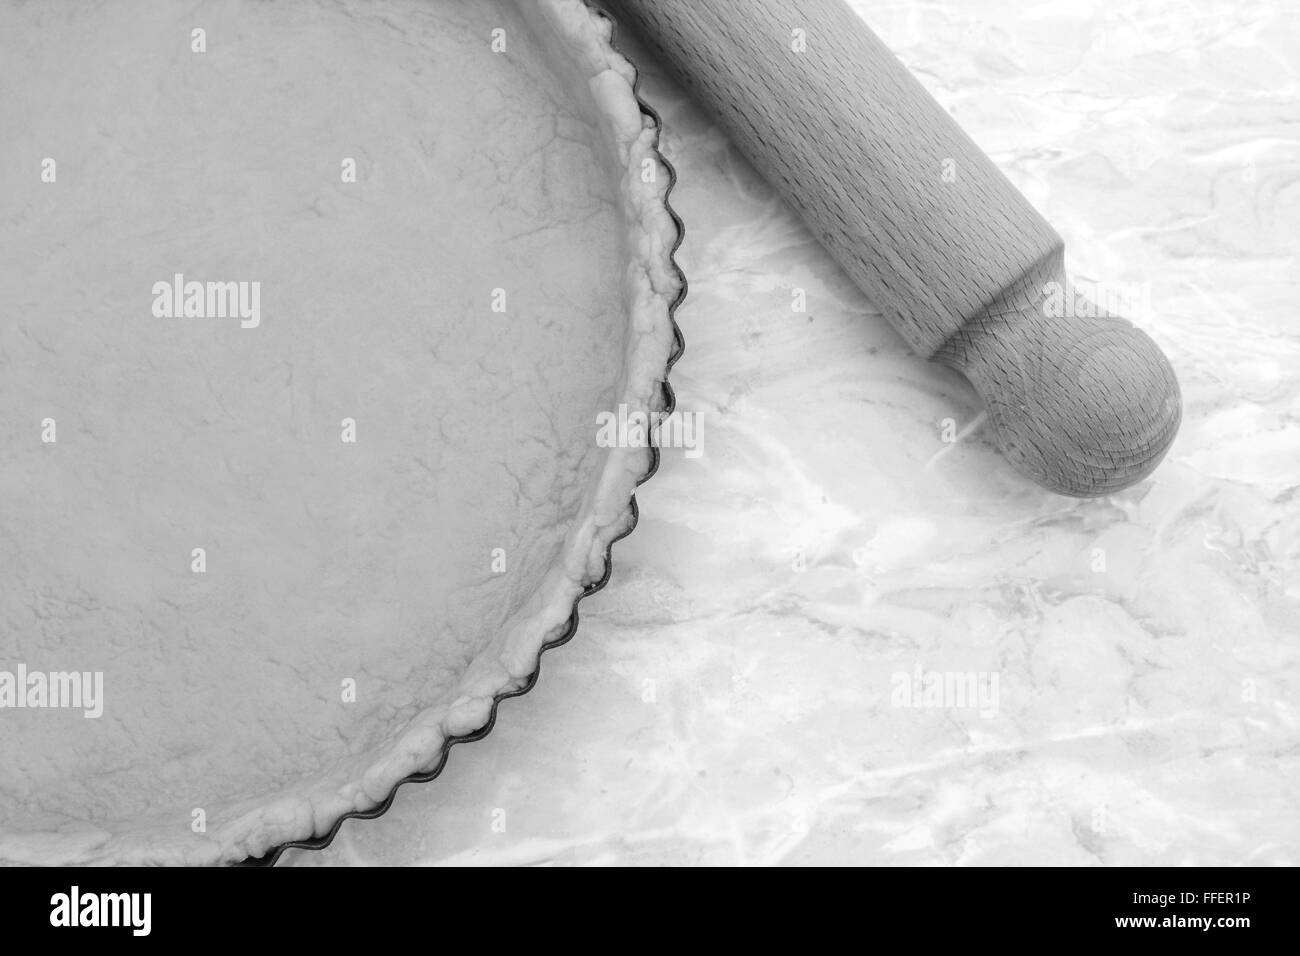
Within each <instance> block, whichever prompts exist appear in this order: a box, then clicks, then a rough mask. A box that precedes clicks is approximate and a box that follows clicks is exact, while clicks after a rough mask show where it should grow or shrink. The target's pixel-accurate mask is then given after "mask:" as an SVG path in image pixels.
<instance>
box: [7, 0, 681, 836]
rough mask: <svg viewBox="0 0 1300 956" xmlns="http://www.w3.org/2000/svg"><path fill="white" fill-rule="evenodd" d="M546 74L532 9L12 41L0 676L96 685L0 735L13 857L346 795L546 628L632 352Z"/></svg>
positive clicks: (303, 11)
mask: <svg viewBox="0 0 1300 956" xmlns="http://www.w3.org/2000/svg"><path fill="white" fill-rule="evenodd" d="M200 28H201V29H202V30H203V31H204V36H203V42H204V45H205V47H206V49H205V50H204V51H203V52H196V51H195V49H194V48H193V47H194V44H195V42H196V40H195V35H194V34H193V32H192V31H194V30H195V29H200ZM494 41H504V49H499V47H500V46H501V43H500V42H497V44H496V45H497V47H498V48H497V49H494ZM552 58H553V53H552V54H551V55H550V56H549V57H548V53H547V50H546V48H545V43H544V41H543V40H542V39H541V38H539V35H538V34H537V33H536V31H535V30H534V28H533V27H532V26H530V25H529V24H527V23H525V22H524V20H523V19H522V18H521V17H520V15H519V13H518V12H517V10H516V9H515V8H514V7H513V6H511V5H508V4H487V3H457V2H449V0H447V2H435V3H430V2H415V0H388V2H384V3H378V4H372V3H356V2H345V3H313V4H289V5H285V4H264V3H251V2H249V3H242V2H240V3H236V2H231V3H221V4H213V5H205V6H204V7H202V8H200V9H189V8H186V7H179V6H177V5H176V4H172V3H164V2H161V0H156V2H149V3H138V2H133V3H119V2H108V3H94V4H78V5H76V6H67V7H65V6H63V5H54V4H20V5H17V6H15V5H9V4H6V5H4V6H3V7H2V8H0V88H3V89H6V90H23V91H26V93H25V95H23V96H21V97H19V96H12V95H5V96H4V97H0V129H3V130H4V131H5V135H4V137H3V140H0V177H2V178H3V182H4V189H3V190H2V191H0V223H3V227H4V231H3V239H2V240H0V292H2V293H3V299H4V302H5V317H4V322H3V325H0V454H2V455H3V460H2V465H0V500H3V501H4V508H3V511H0V627H2V628H3V634H4V643H3V646H0V670H8V671H11V672H12V671H14V670H15V668H16V667H17V666H18V665H19V664H22V665H24V666H25V667H26V668H28V669H30V670H32V671H38V670H39V671H73V670H75V671H79V672H102V674H103V714H102V716H100V717H98V718H96V719H87V718H86V717H85V716H83V712H82V711H81V710H75V709H61V710H55V709H49V708H47V709H39V708H15V707H10V708H6V709H5V710H2V711H0V724H2V725H3V730H2V732H0V849H4V848H6V847H7V851H8V853H9V854H10V855H12V856H14V857H16V858H23V855H24V854H23V851H22V847H23V843H22V838H21V835H22V834H24V833H34V832H54V831H57V832H60V833H62V834H64V835H70V836H69V837H68V838H69V840H70V841H71V843H72V844H78V841H79V840H80V841H82V842H83V843H84V842H86V841H89V843H91V844H94V843H95V842H96V841H97V840H99V839H101V838H102V833H104V832H108V833H111V832H116V831H117V830H119V829H120V828H122V827H126V828H128V829H133V830H139V831H140V832H146V831H148V832H166V833H168V835H169V838H170V837H174V838H175V839H177V840H183V839H184V838H186V837H187V836H188V834H189V833H190V832H191V830H192V824H193V820H194V812H195V811H196V810H198V809H202V810H203V811H204V813H205V815H206V823H207V826H208V827H213V828H218V829H219V827H220V826H221V824H222V822H223V821H229V820H231V819H235V818H237V817H238V816H239V815H240V814H241V813H247V812H248V811H249V809H250V808H251V807H256V806H257V805H258V804H259V803H260V802H262V801H267V800H270V799H271V798H272V797H273V796H275V795H277V794H281V793H284V792H293V791H294V789H295V788H297V787H301V786H305V785H304V784H302V783H301V782H302V781H305V780H311V781H314V784H313V785H317V786H319V785H320V783H321V781H324V783H325V784H326V785H328V784H329V783H330V781H334V782H335V783H337V784H338V785H340V786H341V785H342V784H343V782H344V781H348V780H351V779H353V778H354V777H356V776H358V775H359V774H360V773H361V771H362V770H364V768H365V767H366V766H367V764H366V760H367V759H368V758H367V756H366V755H367V754H369V753H371V752H373V751H374V750H375V749H376V748H380V747H382V746H385V745H390V744H392V743H393V741H394V740H395V739H396V735H397V733H398V731H399V730H401V729H402V728H403V727H405V726H406V725H407V724H408V723H409V722H410V721H411V720H412V719H413V718H415V717H417V715H419V714H421V713H422V712H427V711H429V710H430V708H435V709H436V708H437V707H439V706H442V707H444V708H445V707H446V706H449V705H451V704H454V703H455V701H454V700H453V699H452V698H453V696H454V695H456V694H457V693H461V694H463V693H464V687H463V686H460V684H459V682H460V681H461V679H462V678H463V676H464V675H465V673H466V671H467V669H468V668H469V667H470V664H471V661H472V660H473V659H474V658H475V656H476V655H477V654H478V653H479V652H480V651H482V649H483V647H484V646H485V644H486V643H487V642H488V641H489V640H491V639H492V638H493V637H494V636H495V635H498V634H501V633H503V632H506V631H509V630H510V629H511V628H512V627H519V626H520V621H521V620H522V619H523V618H525V617H526V616H527V615H528V614H535V613H537V610H538V608H539V607H540V606H541V604H542V603H544V601H545V600H549V598H546V596H545V595H542V596H539V594H538V592H539V589H540V588H542V586H543V584H544V582H545V581H546V580H547V578H546V575H547V572H548V569H549V568H550V567H551V566H552V565H553V564H554V563H555V562H556V561H557V560H559V558H560V555H561V550H562V546H563V544H564V541H565V535H566V533H567V532H568V531H569V530H570V526H571V525H572V524H573V523H574V522H575V521H576V520H578V519H579V517H580V516H581V514H582V512H583V508H584V501H585V498H586V497H587V496H589V494H590V486H591V485H592V483H593V482H594V481H595V480H596V479H597V477H598V476H599V473H600V470H601V468H602V467H603V466H604V465H605V464H606V458H607V457H608V452H607V451H606V450H604V449H601V448H598V447H597V446H596V444H595V442H594V440H593V435H594V431H595V429H594V424H593V423H594V421H595V416H596V415H597V413H598V412H599V411H601V410H602V409H609V408H613V407H615V405H616V403H617V401H618V400H619V398H618V391H617V388H618V386H619V382H620V375H621V373H620V371H619V370H620V368H622V367H623V365H624V361H625V352H626V350H627V347H628V334H627V331H626V328H625V326H626V321H625V318H624V314H625V307H624V305H623V302H622V297H621V296H622V291H623V290H622V288H621V283H622V282H623V279H624V276H623V272H624V263H625V260H626V254H625V245H626V243H625V241H624V239H623V230H622V226H621V219H620V208H619V203H620V197H619V182H618V178H619V173H620V170H618V169H617V168H616V167H614V166H613V164H611V162H610V159H609V156H608V155H606V151H607V149H608V146H607V144H606V143H605V142H603V141H602V136H604V135H606V134H605V133H603V132H602V131H601V130H600V129H599V127H598V126H597V125H595V124H593V121H592V119H591V116H590V114H592V113H594V112H595V110H594V108H593V106H592V104H591V103H590V102H589V101H588V102H587V103H584V102H583V100H582V98H581V96H576V97H575V94H574V92H573V90H572V89H571V88H570V86H569V79H568V78H567V77H561V76H559V75H557V73H556V72H555V71H554V70H553V69H552V68H551V66H550V65H549V61H550V59H552ZM580 92H581V93H583V94H586V90H585V89H583V90H581V91H580ZM47 157H48V158H51V159H53V160H54V161H55V164H56V165H55V166H54V169H55V177H54V181H53V182H48V181H44V180H43V177H42V173H43V170H44V169H45V166H43V161H44V160H45V159H46V158H47ZM352 167H355V171H356V175H355V182H352V181H348V180H349V179H350V177H349V170H350V168H352ZM178 275H180V276H182V277H183V278H182V279H177V278H176V277H177V276H178ZM178 282H179V283H181V285H182V289H183V291H184V292H185V293H186V295H188V293H189V291H190V290H188V289H185V288H184V283H189V282H199V283H213V282H222V283H226V282H231V283H244V284H245V285H244V286H243V287H242V289H241V291H243V292H244V294H245V296H246V298H245V299H244V300H243V301H244V304H245V305H247V306H251V305H252V304H256V305H257V306H258V308H257V310H256V311H255V312H254V310H253V309H251V308H248V309H246V310H245V312H244V313H239V314H227V315H224V316H223V315H214V314H204V315H193V314H191V315H185V314H184V302H183V301H181V302H179V303H173V304H172V305H173V308H174V312H175V313H177V314H169V307H168V305H167V303H166V301H165V300H166V298H167V296H168V293H167V292H166V291H160V290H162V289H163V286H168V287H171V286H173V285H174V284H176V283H178ZM159 283H161V285H158V284H159ZM253 290H256V293H254V291H253ZM206 291H207V287H206V286H205V287H204V293H205V295H204V301H203V305H204V307H205V308H210V310H211V311H213V312H216V311H220V310H219V308H214V307H211V306H210V304H209V302H208V300H207V296H206ZM255 294H256V295H257V298H254V295H255ZM192 311H199V310H198V309H197V308H194V309H192ZM227 311H228V312H233V311H234V310H227ZM160 313H161V314H160ZM660 370H661V371H662V364H661V365H660ZM51 421H52V422H53V428H54V432H53V433H52V435H53V437H54V438H55V440H54V441H49V440H48V439H49V438H50V437H51V433H50V432H49V422H51ZM351 439H355V440H351ZM196 549H202V551H201V553H200V552H198V551H196ZM570 600H571V598H570ZM530 602H531V603H530ZM484 681H485V682H486V681H487V677H486V676H485V677H484ZM352 688H355V692H354V695H355V700H351V699H350V697H351V696H353V694H352ZM492 689H496V688H495V687H493V688H492ZM376 795H377V794H376ZM286 812H288V811H286ZM15 834H18V835H19V836H15ZM86 834H90V836H87V835H86ZM302 835H304V836H305V835H307V834H306V833H304V834H302ZM78 845H79V844H78ZM15 848H17V849H15ZM70 852H72V853H73V855H74V856H75V855H76V853H79V852H80V851H79V850H76V851H70Z"/></svg>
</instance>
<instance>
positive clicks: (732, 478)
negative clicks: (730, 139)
mask: <svg viewBox="0 0 1300 956" xmlns="http://www.w3.org/2000/svg"><path fill="white" fill-rule="evenodd" d="M855 6H857V7H858V8H859V9H860V11H861V12H862V14H863V15H864V16H865V17H866V18H867V20H868V22H870V23H871V24H872V26H873V27H874V28H875V29H876V30H877V32H879V33H880V34H881V35H882V37H883V38H884V39H885V40H886V42H887V43H889V44H890V45H891V47H892V48H893V49H894V50H895V51H896V52H897V53H898V54H899V55H900V56H901V57H902V59H903V60H904V61H905V62H906V63H907V65H908V66H909V67H910V68H912V69H913V70H914V71H915V72H916V74H917V75H918V76H919V77H920V78H921V80H922V82H924V83H925V85H926V86H927V87H928V88H929V89H930V90H931V91H932V92H933V93H934V95H935V96H936V97H937V98H938V99H939V100H940V102H941V103H943V104H944V105H945V106H946V107H947V108H948V109H949V110H950V111H951V112H952V113H953V115H954V116H955V117H956V118H957V120H958V121H959V122H960V123H961V124H962V125H963V126H964V127H965V129H966V130H967V131H968V132H969V133H971V135H972V136H973V137H974V138H975V140H976V141H977V142H978V143H979V144H980V145H981V146H982V147H983V148H984V149H985V150H986V151H987V152H988V153H989V155H991V156H992V157H993V158H994V160H995V161H996V162H997V163H998V164H999V165H1000V166H1001V168H1002V169H1003V170H1004V171H1005V172H1006V173H1007V174H1008V176H1010V177H1011V179H1012V180H1013V181H1014V182H1015V183H1016V184H1017V185H1018V186H1019V187H1020V189H1021V190H1022V191H1023V192H1024V193H1025V194H1026V195H1027V196H1028V197H1029V198H1030V199H1031V201H1033V202H1034V204H1035V205H1036V206H1037V207H1038V208H1039V209H1040V210H1041V211H1042V212H1044V213H1045V214H1046V216H1047V217H1048V219H1049V220H1050V221H1051V222H1052V223H1053V224H1054V225H1055V226H1056V228H1057V230H1058V231H1059V232H1060V233H1061V234H1062V235H1063V236H1064V237H1065V239H1066V242H1067V248H1068V256H1069V264H1070V266H1071V269H1072V272H1073V273H1074V274H1075V275H1076V276H1077V277H1081V278H1082V279H1084V280H1085V281H1089V280H1092V281H1104V282H1107V283H1111V284H1113V285H1114V286H1116V287H1118V288H1122V289H1128V290H1130V291H1133V290H1136V294H1135V295H1133V306H1134V307H1133V309H1131V310H1130V312H1131V314H1130V317H1131V318H1133V319H1134V320H1135V321H1136V322H1137V323H1138V324H1139V325H1140V326H1141V327H1142V328H1144V329H1145V330H1146V331H1147V332H1149V333H1150V334H1151V335H1152V336H1153V337H1154V338H1155V340H1156V341H1157V342H1158V343H1159V344H1160V345H1161V347H1162V348H1163V349H1164V350H1165V351H1166V353H1167V354H1168V355H1169V356H1170V358H1171V360H1172V362H1173V364H1174V366H1175V368H1176V369H1177V371H1178V375H1179V377H1180V381H1181V385H1182V389H1183V397H1184V403H1185V406H1184V408H1185V417H1184V422H1183V426H1182V431H1181V433H1180V435H1179V437H1178V440H1177V442H1176V444H1175V445H1174V447H1173V449H1172V451H1171V452H1170V454H1169V456H1168V458H1167V460H1166V462H1165V463H1164V464H1163V465H1162V466H1161V467H1160V469H1159V470H1158V471H1157V472H1156V473H1155V474H1154V475H1153V477H1151V478H1150V479H1148V480H1147V481H1144V482H1143V483H1141V484H1140V485H1138V486H1137V487H1135V488H1132V489H1130V490H1128V491H1125V492H1123V493H1121V494H1117V495H1114V496H1111V497H1108V498H1103V499H1099V500H1074V499H1069V498H1062V497H1058V496H1055V495H1053V494H1050V493H1048V492H1046V491H1042V490H1040V489H1038V488H1037V487H1035V486H1033V485H1031V484H1029V483H1027V482H1026V481H1025V480H1023V479H1022V478H1021V477H1020V476H1018V475H1017V474H1016V473H1014V472H1013V471H1012V470H1011V469H1010V467H1009V466H1008V465H1007V464H1006V463H1005V462H1004V461H1003V460H1002V458H1000V457H999V456H998V455H997V454H996V452H995V451H994V450H993V449H992V447H991V445H990V444H989V441H988V438H987V435H986V434H985V431H984V429H983V428H982V416H981V412H980V404H979V401H978V399H977V397H976V396H975V394H974V392H973V391H972V389H971V388H970V386H969V385H967V384H966V382H965V381H964V380H962V379H961V378H960V377H959V376H958V375H956V374H955V373H952V372H950V371H947V370H945V369H942V368H939V367H937V366H934V365H930V364H927V363H925V362H923V361H920V360H918V359H916V358H915V357H913V356H912V355H910V354H909V353H908V351H907V349H906V347H905V346H904V344H903V342H902V340H901V339H900V338H899V336H898V335H897V334H895V333H894V332H893V331H892V330H891V329H890V328H889V326H888V325H887V324H886V323H885V322H884V321H883V320H882V319H881V318H880V316H879V314H878V313H877V311H876V310H875V308H874V307H873V305H872V303H871V302H870V301H868V300H867V299H866V298H865V297H864V296H863V295H862V294H861V293H859V292H858V291H857V290H856V289H855V288H854V287H853V286H852V285H851V284H850V283H849V282H848V281H847V280H846V278H845V277H844V276H843V275H842V274H841V273H840V272H839V271H838V269H837V268H836V266H835V265H834V264H833V263H832V262H831V261H830V259H829V258H828V257H827V256H826V254H825V253H824V252H823V251H822V250H821V249H820V248H819V247H818V246H817V245H816V244H815V243H814V241H813V239H812V237H811V236H810V235H809V233H808V232H807V231H806V230H805V229H804V228H803V227H802V226H801V225H800V223H799V221H798V220H797V218H796V217H795V216H794V214H793V213H792V212H791V211H790V210H789V209H788V208H787V207H786V206H785V205H783V203H782V202H781V201H780V200H779V199H778V198H777V197H776V196H775V195H774V193H773V192H772V190H771V189H770V188H768V187H767V186H766V185H765V184H764V183H763V182H762V181H761V180H760V179H759V178H757V176H756V175H755V173H754V172H753V171H752V170H751V169H750V167H749V166H748V165H747V164H746V163H745V161H744V160H743V159H742V158H741V157H740V156H739V155H738V154H737V153H736V152H735V151H734V149H732V148H731V147H730V146H729V145H728V143H727V141H726V140H725V139H724V138H723V136H722V135H721V134H720V133H719V131H718V130H717V129H716V127H715V126H714V125H713V124H712V123H711V122H710V121H709V119H708V118H707V117H705V116H704V115H702V114H701V113H700V112H699V111H698V110H697V109H696V108H695V107H694V106H692V104H691V103H690V102H688V101H687V100H686V99H685V97H684V96H683V95H682V93H681V92H680V91H679V89H678V88H677V87H676V86H675V85H674V84H673V83H671V82H670V81H668V80H667V79H666V78H665V77H664V76H663V75H662V74H661V73H660V72H658V71H657V70H656V68H655V65H654V64H653V63H652V62H650V60H649V58H648V57H647V56H646V55H645V54H644V53H643V52H641V51H639V50H638V48H636V47H635V46H634V45H629V52H631V53H632V54H633V56H634V58H635V59H637V60H638V62H639V63H640V65H641V66H642V70H643V74H644V86H643V93H644V95H645V97H646V98H647V100H649V101H650V102H651V103H652V104H653V105H655V106H656V107H657V108H658V109H659V110H660V111H661V113H662V115H663V118H664V121H665V124H666V133H665V136H664V148H665V151H666V153H667V154H668V156H669V158H670V159H671V160H672V161H673V163H674V164H675V165H676V167H677V170H678V173H679V177H680V182H679V186H678V189H677V191H676V193H675V194H674V197H673V198H674V204H675V206H676V208H677V210H678V211H679V212H680V214H681V216H682V218H683V219H684V220H685V222H686V226H687V241H686V243H685V245H684V246H683V248H682V250H681V252H680V255H679V261H680V263H681V265H682V267H683V269H684V270H685V271H686V273H687V275H688V277H689V279H690V283H691V294H690V298H689V300H688V302H687V304H686V306H684V307H683V308H682V310H681V311H680V312H679V314H678V319H679V322H680V324H681V327H682V330H683V333H684V335H685V338H686V342H687V351H686V354H685V357H684V358H683V359H682V361H681V362H680V363H679V364H678V366H677V368H676V369H675V370H674V374H673V383H674V386H675V388H676V390H677V395H678V399H679V407H680V408H681V409H682V410H683V411H685V412H690V413H692V414H694V415H697V416H698V423H699V427H700V429H701V431H700V432H699V434H698V438H699V452H700V453H699V454H698V455H696V456H691V455H688V454H687V452H686V450H684V449H667V450H665V453H664V460H663V465H662V467H661V470H660V472H659V474H658V476H656V477H655V478H654V479H653V480H652V481H651V482H649V483H648V484H647V485H645V486H644V487H643V488H642V489H641V493H640V494H639V495H638V502H639V504H640V507H641V523H640V526H639V527H638V529H637V530H636V532H635V533H634V534H633V535H632V536H631V537H630V538H628V539H626V540H625V541H623V542H620V543H619V544H618V545H617V546H616V547H615V554H614V557H615V569H614V575H613V579H612V581H611V583H610V585H609V586H608V587H607V588H606V589H605V590H604V591H602V592H601V593H599V594H597V595H595V596H594V597H592V598H590V599H589V600H588V601H586V602H585V603H584V604H583V605H582V625H581V628H580V630H579V632H578V635H577V637H576V638H575V639H574V640H573V641H572V642H571V643H570V644H568V645H566V646H565V647H564V648H562V649H560V650H557V651H555V652H552V653H550V654H548V655H547V656H546V658H545V660H544V665H543V670H542V677H541V680H540V682H539V684H538V686H537V688H536V689H535V690H534V691H533V692H532V693H530V694H529V695H528V696H526V697H523V698H520V699H517V700H511V701H508V702H506V703H505V704H503V705H502V707H501V711H500V714H499V719H498V722H497V726H496V729H495V730H494V731H493V733H492V734H491V735H490V736H489V737H488V738H487V739H486V740H484V741H482V742H480V743H476V744H472V745H466V746H462V747H458V748H457V749H455V750H454V751H453V753H452V755H451V759H450V764H449V767H448V770H447V771H446V772H445V773H444V774H443V776H442V777H441V778H440V779H439V780H437V781H436V782H434V783H432V784H428V785H424V786H410V787H406V788H404V789H403V790H402V791H401V793H400V795H399V797H398V799H397V801H396V803H395V805H394V807H393V809H392V810H391V811H390V812H389V813H388V814H387V815H386V816H385V817H383V818H381V819H379V820H375V821H369V822H359V821H349V822H348V823H346V824H345V825H344V827H343V829H342V831H341V833H340V836H339V838H338V839H337V840H336V841H335V843H334V845H333V846H332V847H331V848H330V849H328V850H326V851H323V852H321V853H302V852H296V851H295V852H290V853H288V854H286V856H285V858H284V861H283V862H284V863H286V864H299V865H329V864H346V863H393V864H449V863H452V864H542V863H555V864H772V863H791V864H799V863H824V864H845V863H868V864H1019V863H1047V864H1070V865H1089V864H1272V863H1285V864H1292V865H1294V864H1296V863H1300V811H1298V809H1297V807H1298V803H1300V800H1298V798H1297V791H1298V790H1300V573H1298V572H1300V308H1298V307H1297V301H1300V228H1297V227H1298V226H1300V16H1298V15H1297V14H1300V4H1297V3H1296V2H1294V0H1286V2H1273V3H1266V2H1259V0H1234V2H1231V3H1229V2H1227V0H1204V2H1185V0H1184V2H1175V0H1121V2H1106V3H1103V2H1101V0H1096V2H1083V0H1052V2H1041V3H1034V4H1016V3H1009V2H1005V0H1001V2H999V0H975V2H970V0H965V2H960V3H959V2H957V0H933V2H926V3H919V2H903V3H894V4H884V3H875V2H867V0H855ZM795 290H803V297H804V298H805V300H806V311H802V312H799V311H796V310H795V309H794V307H793V305H794V302H795V301H796V295H795ZM1132 313H1136V314H1132ZM963 687H965V688H966V689H969V690H971V691H973V692H974V693H973V694H972V695H971V696H969V697H967V698H965V699H963V698H962V697H961V696H960V695H959V694H957V693H956V692H957V691H960V690H961V689H962V688H963ZM928 689H933V690H934V693H933V694H931V693H927V690H928Z"/></svg>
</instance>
